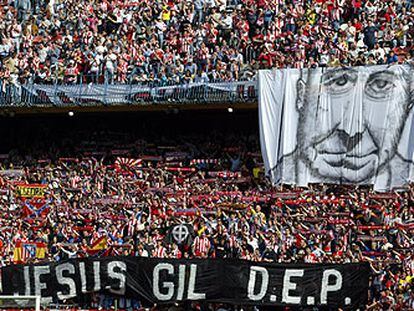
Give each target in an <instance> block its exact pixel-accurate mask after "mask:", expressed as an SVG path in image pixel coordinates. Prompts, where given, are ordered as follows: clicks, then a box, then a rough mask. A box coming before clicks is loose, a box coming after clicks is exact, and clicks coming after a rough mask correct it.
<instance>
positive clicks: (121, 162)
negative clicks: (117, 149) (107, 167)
mask: <svg viewBox="0 0 414 311" xmlns="http://www.w3.org/2000/svg"><path fill="white" fill-rule="evenodd" d="M141 167H142V159H132V158H122V157H117V158H116V160H115V169H116V170H117V171H118V172H135V173H136V175H137V176H138V177H139V178H142V177H143V173H142V171H141V170H140V168H141Z"/></svg>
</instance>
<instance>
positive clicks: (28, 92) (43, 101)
mask: <svg viewBox="0 0 414 311" xmlns="http://www.w3.org/2000/svg"><path fill="white" fill-rule="evenodd" d="M89 81H92V80H91V79H89V77H86V78H85V77H83V78H80V79H77V81H73V82H72V81H70V80H66V79H62V80H59V81H58V80H56V81H54V82H51V83H25V84H22V85H19V84H14V83H10V82H5V81H0V107H31V106H36V107H70V106H102V105H139V104H141V105H142V104H172V103H174V104H190V103H191V104H197V103H200V104H202V103H246V102H256V101H257V81H255V80H252V81H237V82H221V81H210V82H193V83H185V84H176V83H166V82H158V81H157V82H136V81H131V82H130V83H116V82H115V83H109V82H106V81H103V82H102V81H97V83H95V82H89Z"/></svg>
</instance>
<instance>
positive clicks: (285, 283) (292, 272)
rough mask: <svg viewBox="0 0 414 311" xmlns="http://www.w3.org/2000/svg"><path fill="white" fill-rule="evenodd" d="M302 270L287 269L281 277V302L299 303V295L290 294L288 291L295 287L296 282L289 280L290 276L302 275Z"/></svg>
mask: <svg viewBox="0 0 414 311" xmlns="http://www.w3.org/2000/svg"><path fill="white" fill-rule="evenodd" d="M303 273H304V271H303V270H302V269H300V270H299V269H287V270H286V271H285V276H284V277H283V290H282V302H284V303H289V304H300V299H301V298H300V297H297V296H290V295H289V291H291V290H295V289H296V283H292V282H291V281H290V278H291V277H302V276H303Z"/></svg>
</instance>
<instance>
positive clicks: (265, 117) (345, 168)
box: [259, 65, 414, 191]
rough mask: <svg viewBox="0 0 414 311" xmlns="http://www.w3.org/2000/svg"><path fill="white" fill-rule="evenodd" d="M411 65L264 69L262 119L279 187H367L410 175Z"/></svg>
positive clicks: (413, 143) (395, 183) (401, 181)
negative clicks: (351, 185)
mask: <svg viewBox="0 0 414 311" xmlns="http://www.w3.org/2000/svg"><path fill="white" fill-rule="evenodd" d="M413 104H414V68H413V67H412V66H410V65H395V66H367V67H354V68H317V69H283V70H263V71H260V72H259V122H260V138H261V147H262V154H263V158H264V163H265V168H266V172H267V173H268V175H269V176H270V177H271V179H272V181H273V182H274V183H276V184H280V183H284V184H296V185H299V186H306V185H307V184H309V183H321V182H323V183H336V184H372V185H374V189H375V190H378V191H387V190H390V189H392V188H395V187H400V186H403V185H406V184H407V183H408V182H409V181H412V180H413V177H414V170H413V168H414V165H413V160H414V157H413V154H414V152H413V151H414V123H413V110H414V109H412V106H413Z"/></svg>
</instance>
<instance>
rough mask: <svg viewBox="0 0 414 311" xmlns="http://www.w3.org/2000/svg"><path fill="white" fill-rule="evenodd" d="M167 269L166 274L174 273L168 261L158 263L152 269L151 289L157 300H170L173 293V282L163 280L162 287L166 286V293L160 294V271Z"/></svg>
mask: <svg viewBox="0 0 414 311" xmlns="http://www.w3.org/2000/svg"><path fill="white" fill-rule="evenodd" d="M161 270H167V271H168V274H173V273H174V266H173V265H171V264H169V263H160V264H158V265H156V266H155V268H154V271H153V273H152V290H153V293H154V296H155V297H156V298H157V299H158V300H170V299H171V298H172V296H173V294H174V283H173V282H163V284H162V287H164V288H168V291H167V293H166V294H162V293H161V291H160V284H159V282H160V271H161Z"/></svg>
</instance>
